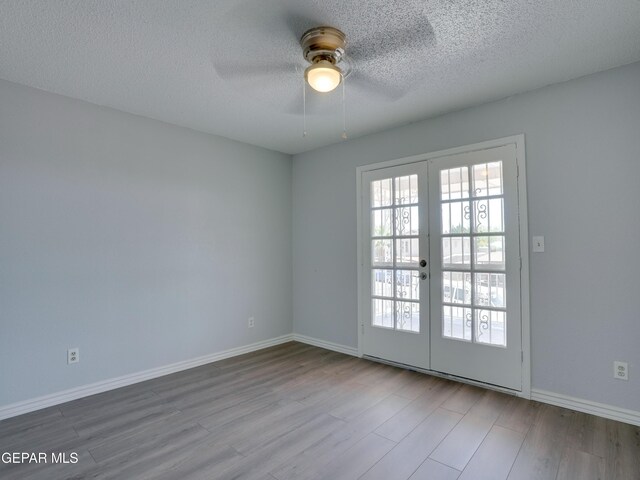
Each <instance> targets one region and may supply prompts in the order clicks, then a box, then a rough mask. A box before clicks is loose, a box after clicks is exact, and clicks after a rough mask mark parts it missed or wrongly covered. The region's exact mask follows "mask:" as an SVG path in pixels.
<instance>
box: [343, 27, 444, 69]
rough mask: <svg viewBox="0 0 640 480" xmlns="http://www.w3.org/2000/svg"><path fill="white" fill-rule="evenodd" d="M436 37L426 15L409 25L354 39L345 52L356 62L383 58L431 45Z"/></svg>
mask: <svg viewBox="0 0 640 480" xmlns="http://www.w3.org/2000/svg"><path fill="white" fill-rule="evenodd" d="M436 42H437V39H436V35H435V33H434V31H433V27H432V26H431V23H429V20H428V19H427V18H426V17H417V18H416V19H415V20H414V21H413V22H412V23H411V24H410V25H405V26H402V27H399V28H395V29H392V30H387V31H383V32H380V33H377V34H376V35H375V36H374V37H372V38H360V39H355V40H354V41H353V42H349V44H347V52H348V53H349V56H350V57H351V58H353V59H354V60H355V61H356V62H357V63H362V62H367V61H372V60H385V59H386V58H387V57H389V56H390V55H393V54H395V53H399V52H406V53H407V54H409V53H411V52H410V50H422V49H425V48H429V47H432V46H434V45H435V44H436Z"/></svg>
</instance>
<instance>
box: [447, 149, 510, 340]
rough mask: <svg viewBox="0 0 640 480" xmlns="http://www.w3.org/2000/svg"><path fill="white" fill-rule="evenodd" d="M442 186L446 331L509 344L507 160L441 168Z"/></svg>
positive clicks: (450, 335)
mask: <svg viewBox="0 0 640 480" xmlns="http://www.w3.org/2000/svg"><path fill="white" fill-rule="evenodd" d="M469 171H471V177H472V178H471V182H469V178H468V174H469ZM440 187H441V192H440V193H441V195H440V199H441V208H440V210H441V242H442V245H441V246H442V251H441V257H442V258H441V263H442V269H443V272H442V292H441V295H442V297H441V301H442V305H443V310H442V322H443V323H442V327H443V328H442V334H443V336H444V337H447V338H451V339H455V340H461V341H467V342H474V343H480V344H485V345H491V346H498V347H506V326H507V324H506V271H505V240H506V238H505V235H504V232H505V225H504V198H503V194H504V189H503V176H502V162H501V161H497V162H489V163H484V164H479V165H472V166H469V167H456V168H452V169H445V170H442V171H441V172H440ZM465 189H466V190H465ZM470 197H471V198H472V199H473V200H472V201H471V202H469V201H467V200H465V199H467V198H470Z"/></svg>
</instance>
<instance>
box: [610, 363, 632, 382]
mask: <svg viewBox="0 0 640 480" xmlns="http://www.w3.org/2000/svg"><path fill="white" fill-rule="evenodd" d="M613 376H614V378H617V379H618V380H629V364H628V363H627V362H613Z"/></svg>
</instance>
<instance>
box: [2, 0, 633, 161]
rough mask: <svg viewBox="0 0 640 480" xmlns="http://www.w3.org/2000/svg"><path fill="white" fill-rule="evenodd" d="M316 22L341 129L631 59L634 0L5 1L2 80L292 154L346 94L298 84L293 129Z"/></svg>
mask: <svg viewBox="0 0 640 480" xmlns="http://www.w3.org/2000/svg"><path fill="white" fill-rule="evenodd" d="M320 24H326V25H331V26H335V27H338V28H340V29H341V30H343V31H344V32H345V33H346V34H347V40H348V42H349V46H348V47H347V52H348V53H349V54H350V55H351V56H352V57H353V59H354V60H353V73H352V74H351V75H350V76H349V78H348V79H347V82H346V102H347V103H346V110H347V130H348V133H349V136H350V137H352V138H353V137H355V136H359V135H363V134H366V133H370V132H374V131H378V130H383V129H386V128H389V127H393V126H396V125H400V124H404V123H408V122H411V121H415V120H419V119H422V118H425V117H429V116H433V115H436V114H440V113H443V112H447V111H451V110H456V109H459V108H463V107H466V106H470V105H474V104H479V103H483V102H486V101H490V100H493V99H497V98H502V97H506V96H509V95H513V94H515V93H519V92H523V91H527V90H531V89H534V88H538V87H541V86H543V85H547V84H550V83H555V82H560V81H564V80H568V79H571V78H576V77H579V76H582V75H586V74H589V73H593V72H597V71H601V70H605V69H608V68H612V67H616V66H619V65H623V64H627V63H631V62H634V61H638V60H640V0H616V1H610V0H455V1H454V0H426V1H417V0H405V1H397V0H396V1H394V0H368V1H363V0H244V1H242V0H241V1H231V0H217V1H215V2H214V1H210V0H165V1H159V0H147V1H132V0H57V1H51V0H40V1H34V0H31V1H29V0H14V1H6V0H4V1H3V0H0V78H3V79H6V80H9V81H13V82H17V83H22V84H25V85H30V86H33V87H36V88H40V89H43V90H47V91H51V92H55V93H60V94H63V95H67V96H70V97H75V98H80V99H83V100H87V101H89V102H93V103H96V104H99V105H106V106H109V107H113V108H117V109H120V110H124V111H127V112H131V113H135V114H139V115H144V116H147V117H151V118H155V119H159V120H164V121H166V122H170V123H174V124H177V125H182V126H186V127H191V128H194V129H196V130H201V131H205V132H209V133H213V134H217V135H222V136H225V137H229V138H233V139H236V140H240V141H243V142H247V143H251V144H255V145H260V146H263V147H267V148H270V149H273V150H279V151H282V152H286V153H298V152H302V151H306V150H310V149H313V148H316V147H319V146H322V145H327V144H331V143H336V142H340V141H341V139H340V134H341V132H342V118H341V104H340V100H341V90H337V91H336V92H334V93H332V94H326V95H321V94H317V93H311V92H310V93H308V95H307V131H308V136H307V137H306V138H302V88H303V83H302V73H301V71H302V70H303V69H304V68H305V62H304V60H303V59H302V55H301V51H300V48H299V45H298V38H299V36H300V34H302V33H303V31H304V30H305V29H307V28H310V27H312V26H316V25H320ZM0 108H1V106H0Z"/></svg>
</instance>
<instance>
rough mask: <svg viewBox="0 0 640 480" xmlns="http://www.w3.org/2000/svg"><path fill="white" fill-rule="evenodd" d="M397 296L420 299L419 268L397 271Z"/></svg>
mask: <svg viewBox="0 0 640 480" xmlns="http://www.w3.org/2000/svg"><path fill="white" fill-rule="evenodd" d="M396 297H398V298H401V299H406V300H420V272H418V271H417V270H397V271H396Z"/></svg>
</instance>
